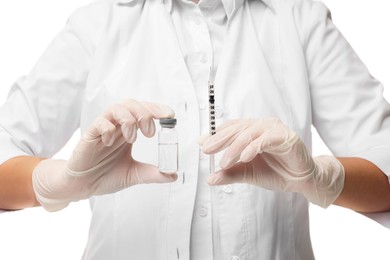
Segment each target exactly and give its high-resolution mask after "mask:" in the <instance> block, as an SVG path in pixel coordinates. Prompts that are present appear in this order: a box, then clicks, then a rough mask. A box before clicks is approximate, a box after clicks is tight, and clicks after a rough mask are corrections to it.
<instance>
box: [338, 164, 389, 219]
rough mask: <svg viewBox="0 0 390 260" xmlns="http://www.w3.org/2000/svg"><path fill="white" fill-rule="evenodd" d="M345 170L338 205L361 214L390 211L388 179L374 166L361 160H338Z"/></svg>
mask: <svg viewBox="0 0 390 260" xmlns="http://www.w3.org/2000/svg"><path fill="white" fill-rule="evenodd" d="M337 159H338V160H339V161H340V162H341V163H342V165H343V166H344V169H345V183H344V189H343V191H342V193H341V194H340V196H339V197H338V198H337V200H336V201H335V204H336V205H339V206H343V207H346V208H350V209H352V210H355V211H359V212H381V211H390V184H389V180H388V177H387V176H386V175H385V174H384V173H383V172H382V171H381V170H380V169H379V168H378V167H376V166H375V165H374V164H372V163H371V162H369V161H367V160H364V159H361V158H337Z"/></svg>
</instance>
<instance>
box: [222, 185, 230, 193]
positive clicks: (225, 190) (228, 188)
mask: <svg viewBox="0 0 390 260" xmlns="http://www.w3.org/2000/svg"><path fill="white" fill-rule="evenodd" d="M222 191H223V192H225V193H228V194H229V193H232V192H233V187H232V185H226V186H223V187H222Z"/></svg>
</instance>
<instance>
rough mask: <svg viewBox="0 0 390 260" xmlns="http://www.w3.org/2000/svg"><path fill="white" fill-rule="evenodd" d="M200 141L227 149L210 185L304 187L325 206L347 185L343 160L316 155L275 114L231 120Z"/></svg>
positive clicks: (206, 147) (210, 148)
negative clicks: (309, 151) (313, 155)
mask: <svg viewBox="0 0 390 260" xmlns="http://www.w3.org/2000/svg"><path fill="white" fill-rule="evenodd" d="M199 143H200V145H201V146H202V150H203V152H204V153H206V154H214V153H217V152H219V151H222V150H224V149H226V151H225V153H224V155H223V157H222V159H221V162H220V166H221V168H222V169H221V170H220V171H218V172H216V173H215V174H213V175H210V176H209V179H208V183H209V184H210V185H225V184H230V183H249V184H253V185H257V186H259V187H262V188H265V189H268V190H275V191H290V192H300V193H302V194H303V195H304V196H305V197H306V198H307V199H308V200H309V201H310V202H312V203H314V204H316V205H319V206H321V207H328V206H329V205H330V204H332V203H333V202H334V201H335V200H336V198H337V197H338V196H339V195H340V193H341V191H342V189H343V187H344V175H345V174H344V168H343V166H342V165H341V163H340V162H339V161H338V160H337V159H336V158H335V157H333V156H320V157H315V158H312V157H311V155H310V154H309V153H308V152H307V150H306V147H305V145H304V143H303V142H302V141H301V139H300V138H299V137H298V135H297V134H296V133H294V132H293V131H292V130H290V129H289V128H288V127H286V126H285V125H283V124H282V123H281V121H280V120H278V119H275V118H268V119H263V120H251V119H242V120H241V119H240V120H232V121H228V122H226V123H224V124H223V125H221V127H219V128H218V129H217V133H216V134H215V135H213V136H207V137H203V138H201V139H200V140H199Z"/></svg>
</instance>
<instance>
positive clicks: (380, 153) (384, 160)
mask: <svg viewBox="0 0 390 260" xmlns="http://www.w3.org/2000/svg"><path fill="white" fill-rule="evenodd" d="M353 156H354V157H359V158H363V159H366V160H368V161H370V162H372V163H373V164H375V165H376V166H377V167H378V168H379V169H381V170H382V171H383V173H384V174H386V175H387V177H388V179H389V183H390V159H389V158H390V146H387V145H386V146H377V147H374V148H371V149H369V150H366V151H363V152H360V153H357V154H355V155H353Z"/></svg>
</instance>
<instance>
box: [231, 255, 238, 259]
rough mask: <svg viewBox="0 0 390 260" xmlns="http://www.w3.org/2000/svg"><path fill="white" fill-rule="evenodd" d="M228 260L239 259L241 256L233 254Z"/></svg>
mask: <svg viewBox="0 0 390 260" xmlns="http://www.w3.org/2000/svg"><path fill="white" fill-rule="evenodd" d="M230 260H241V257H239V256H236V255H234V256H232V257H231V258H230Z"/></svg>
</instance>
